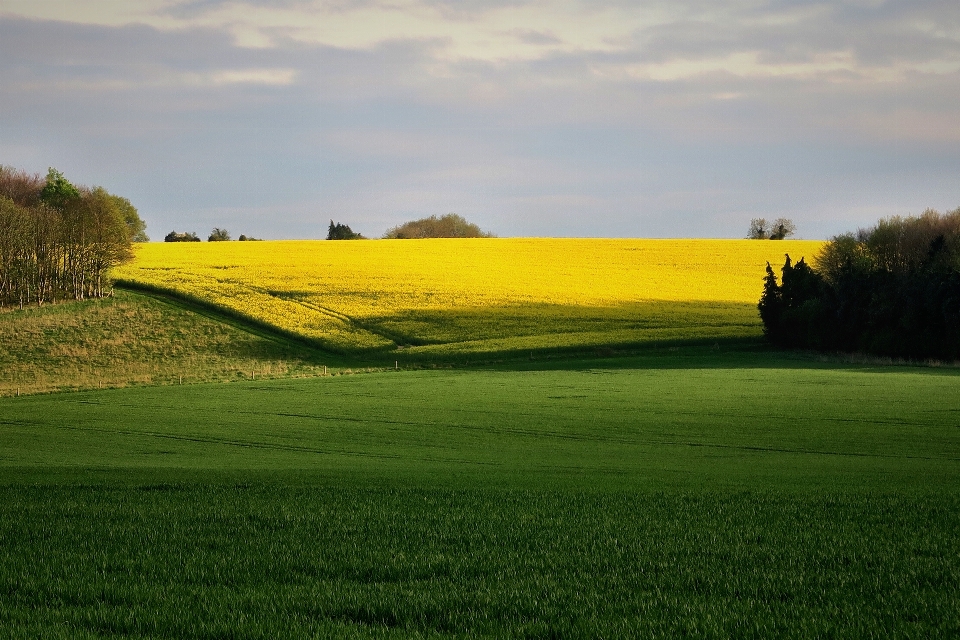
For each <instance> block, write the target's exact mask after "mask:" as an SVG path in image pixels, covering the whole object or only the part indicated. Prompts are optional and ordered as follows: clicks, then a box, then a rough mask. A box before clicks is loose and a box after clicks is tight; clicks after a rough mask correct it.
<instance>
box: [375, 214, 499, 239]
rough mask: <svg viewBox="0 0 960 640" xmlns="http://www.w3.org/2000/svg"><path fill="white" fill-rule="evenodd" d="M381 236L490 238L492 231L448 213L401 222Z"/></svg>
mask: <svg viewBox="0 0 960 640" xmlns="http://www.w3.org/2000/svg"><path fill="white" fill-rule="evenodd" d="M383 237H384V238H385V239H388V240H406V239H416V238H492V237H494V235H493V234H492V233H487V232H486V231H481V230H480V227H478V226H477V225H475V224H473V223H472V222H467V221H466V220H465V219H464V218H463V216H460V215H457V214H456V213H448V214H447V215H445V216H440V217H439V218H438V217H437V216H435V215H434V216H430V217H429V218H420V219H419V220H412V221H410V222H406V223H404V224H401V225H400V226H397V227H393V228H392V229H389V230H388V231H387V232H386V233H385V234H383Z"/></svg>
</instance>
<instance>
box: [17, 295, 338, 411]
mask: <svg viewBox="0 0 960 640" xmlns="http://www.w3.org/2000/svg"><path fill="white" fill-rule="evenodd" d="M324 366H327V367H328V369H327V371H328V373H333V372H335V371H339V370H340V369H342V368H343V363H342V360H341V359H340V358H338V357H336V356H332V355H331V354H328V353H321V352H318V351H317V350H316V349H314V348H311V347H309V346H308V345H305V344H303V343H301V342H297V341H293V340H290V339H289V338H286V337H284V336H281V335H279V334H276V333H273V332H269V331H265V330H263V329H259V328H256V327H251V326H249V325H247V324H243V323H239V322H236V321H234V320H232V319H231V318H229V317H226V316H224V315H223V314H218V313H216V312H215V311H213V310H210V309H207V308H200V307H197V306H195V305H191V304H189V303H186V302H183V301H180V300H176V299H172V298H168V297H164V296H153V295H147V294H143V293H134V292H131V291H124V290H122V289H118V290H116V291H115V292H114V296H113V297H111V298H103V299H95V300H85V301H83V302H68V303H63V304H57V305H45V306H43V307H27V308H25V309H23V310H20V309H10V308H6V309H0V396H3V395H16V394H17V392H18V390H19V392H20V393H22V394H28V393H43V392H50V391H61V390H75V389H96V388H100V387H118V386H129V385H159V384H179V383H181V382H183V383H184V384H192V383H195V382H203V381H229V380H238V379H243V378H251V377H253V376H254V375H257V376H258V377H264V378H270V377H296V376H315V375H319V374H322V373H323V371H324Z"/></svg>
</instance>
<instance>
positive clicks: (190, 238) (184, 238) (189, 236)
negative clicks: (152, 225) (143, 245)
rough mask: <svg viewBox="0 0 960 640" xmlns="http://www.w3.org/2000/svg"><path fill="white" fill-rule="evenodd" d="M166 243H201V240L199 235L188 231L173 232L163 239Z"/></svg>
mask: <svg viewBox="0 0 960 640" xmlns="http://www.w3.org/2000/svg"><path fill="white" fill-rule="evenodd" d="M163 241H164V242H200V238H198V237H197V234H195V233H193V232H192V231H187V232H185V233H177V232H176V231H171V232H170V233H168V234H167V235H166V236H164V238H163Z"/></svg>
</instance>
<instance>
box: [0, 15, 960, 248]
mask: <svg viewBox="0 0 960 640" xmlns="http://www.w3.org/2000/svg"><path fill="white" fill-rule="evenodd" d="M0 164H3V165H7V166H12V167H15V168H20V169H25V170H27V171H29V172H31V173H35V172H36V173H40V174H46V171H47V168H48V167H55V168H57V169H58V170H60V171H62V172H63V173H64V174H65V175H66V177H67V178H68V179H70V180H71V181H73V182H74V183H77V184H83V185H88V186H95V185H99V186H103V187H105V188H106V189H107V190H108V191H110V192H111V193H116V194H118V195H122V196H125V197H127V198H129V199H130V200H131V202H132V203H133V204H134V205H135V206H136V207H137V208H138V209H139V211H140V214H141V217H143V219H144V220H145V221H146V222H147V232H148V234H149V235H150V236H151V238H152V239H153V240H161V239H162V238H163V236H164V235H166V234H167V233H168V232H170V231H172V230H176V231H193V232H196V233H198V235H201V237H205V236H206V235H207V234H209V232H210V230H211V229H212V228H213V227H220V228H225V229H227V230H228V231H229V232H230V233H231V234H232V235H233V237H234V238H236V237H237V236H239V235H240V234H241V233H243V234H246V235H248V236H255V237H259V238H267V239H280V238H322V237H325V235H326V231H327V226H328V225H329V222H330V220H331V219H333V220H336V221H337V222H342V223H345V224H347V225H349V226H350V227H351V228H352V229H353V230H354V231H358V232H360V233H363V234H364V235H367V236H368V237H379V236H381V235H382V234H383V233H384V232H385V231H386V230H387V229H388V228H390V227H392V226H395V225H398V224H401V223H403V222H405V221H407V220H412V219H416V218H422V217H426V216H430V215H444V214H446V213H458V214H460V215H462V216H464V217H465V218H467V219H468V220H470V221H471V222H474V223H476V224H478V225H479V226H480V227H481V228H482V229H484V230H486V231H489V232H492V233H494V234H496V235H499V236H504V237H509V236H552V237H651V238H669V237H708V238H739V237H744V236H745V235H746V232H747V229H748V227H749V223H750V220H751V219H752V218H759V217H763V218H767V219H774V218H778V217H787V218H790V219H792V220H793V221H794V222H795V223H796V226H797V237H802V238H807V239H816V238H823V239H826V238H830V237H832V236H833V235H836V234H839V233H843V232H847V231H853V230H856V229H857V228H860V227H865V226H869V225H871V224H873V223H874V222H876V221H877V220H878V219H879V218H882V217H887V216H892V215H916V214H919V213H921V212H923V211H924V210H925V209H927V208H933V209H937V210H939V211H948V210H953V209H956V208H957V207H960V3H958V2H957V1H956V0H942V1H940V0H934V1H926V0H903V1H899V2H893V1H883V0H848V1H844V0H836V1H832V2H791V1H783V2H768V1H761V0H742V1H740V0H731V1H724V0H702V1H690V2H676V1H673V0H650V1H644V0H641V1H634V0H611V1H603V0H590V1H588V2H577V1H573V0H570V1H567V0H550V1H538V0H530V1H511V0H459V1H444V0H320V1H308V0H304V1H299V0H278V1H274V2H252V1H249V0H227V1H221V0H0Z"/></svg>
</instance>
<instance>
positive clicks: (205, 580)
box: [0, 347, 960, 638]
mask: <svg viewBox="0 0 960 640" xmlns="http://www.w3.org/2000/svg"><path fill="white" fill-rule="evenodd" d="M958 375H960V372H958V371H957V370H956V369H951V368H944V369H938V368H930V367H927V368H911V367H891V366H882V367H881V366H870V365H863V364H860V365H853V364H844V363H840V362H835V361H834V362H830V361H820V360H817V359H814V358H811V357H808V356H802V355H783V354H778V353H775V352H769V351H764V350H750V349H743V348H740V349H738V350H734V351H725V350H724V349H723V348H721V349H720V350H717V349H715V348H713V347H686V348H679V349H676V348H675V349H651V350H649V351H648V352H647V353H646V354H644V355H639V356H632V357H628V358H603V359H597V360H586V359H581V360H566V361H561V360H552V361H550V362H549V363H515V364H513V365H509V366H508V365H498V366H496V367H490V366H488V367H474V368H466V367H461V368H457V369H448V370H420V371H399V372H392V371H383V372H379V373H371V374H365V375H357V376H338V377H328V378H322V377H321V378H312V379H299V380H296V379H286V380H265V381H243V382H235V383H232V384H222V383H221V384H197V385H191V386H182V387H180V386H172V387H138V388H127V389H110V390H102V391H97V390H94V391H86V392H78V393H62V394H53V395H37V396H29V397H19V398H10V397H7V398H0V629H3V630H4V631H5V633H6V634H7V635H9V636H10V637H23V636H29V637H35V636H43V637H143V638H146V637H151V638H210V637H224V636H229V637H239V638H271V637H362V638H368V637H398V638H399V637H459V638H467V637H478V636H492V637H623V636H677V635H683V634H687V635H697V636H704V637H730V636H758V637H759V636H762V637H772V636H783V637H823V636H849V637H864V636H867V637H869V636H874V637H877V636H889V635H895V636H905V637H948V636H953V635H956V634H957V633H958V632H960V608H958V607H957V602H958V597H960V536H958V534H957V531H960V489H958V487H960V429H958V424H960V418H958V416H960V407H958V404H957V401H956V398H957V394H956V388H957V382H958Z"/></svg>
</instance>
